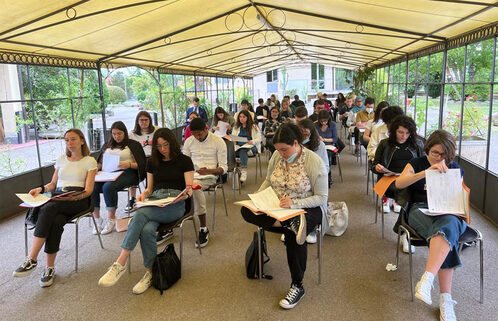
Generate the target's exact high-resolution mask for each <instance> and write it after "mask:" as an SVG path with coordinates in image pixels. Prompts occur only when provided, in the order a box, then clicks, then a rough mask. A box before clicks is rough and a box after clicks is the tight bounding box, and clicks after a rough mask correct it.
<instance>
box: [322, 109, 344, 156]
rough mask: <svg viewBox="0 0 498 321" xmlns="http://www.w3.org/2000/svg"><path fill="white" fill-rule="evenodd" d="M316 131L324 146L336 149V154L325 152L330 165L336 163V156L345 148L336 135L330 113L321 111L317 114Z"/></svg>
mask: <svg viewBox="0 0 498 321" xmlns="http://www.w3.org/2000/svg"><path fill="white" fill-rule="evenodd" d="M315 126H316V130H317V132H318V135H319V136H320V140H321V141H323V142H324V143H325V145H334V146H335V147H337V149H338V150H337V152H333V151H331V150H327V154H328V156H329V159H330V162H331V164H332V165H335V164H336V163H337V160H336V155H337V154H338V153H340V152H342V150H343V149H344V148H345V147H346V145H345V144H344V143H343V142H342V140H341V139H340V138H339V136H338V135H337V124H336V123H335V122H334V121H332V117H331V116H330V113H328V112H327V111H326V110H322V111H321V112H320V113H319V114H318V121H317V122H316V123H315Z"/></svg>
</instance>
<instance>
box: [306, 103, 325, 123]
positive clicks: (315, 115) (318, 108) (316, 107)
mask: <svg viewBox="0 0 498 321" xmlns="http://www.w3.org/2000/svg"><path fill="white" fill-rule="evenodd" d="M322 110H325V102H324V101H323V100H321V99H318V100H317V101H315V104H314V106H313V114H312V115H311V116H310V117H309V118H310V119H311V120H312V121H314V122H316V121H318V113H319V112H320V111H322Z"/></svg>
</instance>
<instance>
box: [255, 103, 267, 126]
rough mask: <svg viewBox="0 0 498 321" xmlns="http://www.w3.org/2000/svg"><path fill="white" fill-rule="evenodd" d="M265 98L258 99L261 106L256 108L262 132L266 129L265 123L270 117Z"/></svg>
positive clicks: (257, 120) (257, 119)
mask: <svg viewBox="0 0 498 321" xmlns="http://www.w3.org/2000/svg"><path fill="white" fill-rule="evenodd" d="M264 102H265V101H264V100H263V98H259V99H258V104H259V106H258V107H256V122H257V123H258V126H259V125H261V126H259V128H260V129H261V130H264V129H265V122H266V120H267V119H268V117H270V109H268V106H266V105H265V104H264Z"/></svg>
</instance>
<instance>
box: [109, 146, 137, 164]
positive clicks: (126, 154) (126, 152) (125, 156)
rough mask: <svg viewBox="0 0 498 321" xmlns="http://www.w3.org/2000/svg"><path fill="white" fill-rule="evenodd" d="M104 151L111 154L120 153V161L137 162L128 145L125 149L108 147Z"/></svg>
mask: <svg viewBox="0 0 498 321" xmlns="http://www.w3.org/2000/svg"><path fill="white" fill-rule="evenodd" d="M104 153H105V154H111V155H119V161H120V162H132V163H134V162H135V158H134V157H133V154H132V153H131V150H130V148H129V147H128V146H126V147H125V148H124V149H121V148H113V149H111V148H107V149H106V150H105V152H104Z"/></svg>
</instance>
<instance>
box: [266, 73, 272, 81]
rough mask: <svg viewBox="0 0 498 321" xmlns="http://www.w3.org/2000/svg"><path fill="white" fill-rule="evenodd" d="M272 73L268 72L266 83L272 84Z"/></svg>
mask: <svg viewBox="0 0 498 321" xmlns="http://www.w3.org/2000/svg"><path fill="white" fill-rule="evenodd" d="M271 78H272V77H271V71H267V72H266V82H271Z"/></svg>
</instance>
